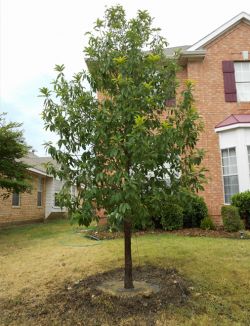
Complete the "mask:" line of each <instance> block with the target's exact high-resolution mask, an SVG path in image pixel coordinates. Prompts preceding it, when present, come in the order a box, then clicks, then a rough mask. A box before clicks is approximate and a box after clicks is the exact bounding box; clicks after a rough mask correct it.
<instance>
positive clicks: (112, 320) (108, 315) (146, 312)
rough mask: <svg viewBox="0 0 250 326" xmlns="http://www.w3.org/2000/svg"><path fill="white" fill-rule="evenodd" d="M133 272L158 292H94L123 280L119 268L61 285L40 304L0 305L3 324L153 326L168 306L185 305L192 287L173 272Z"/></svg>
mask: <svg viewBox="0 0 250 326" xmlns="http://www.w3.org/2000/svg"><path fill="white" fill-rule="evenodd" d="M133 273H134V279H135V280H137V281H148V282H150V283H151V284H155V285H158V286H159V288H160V290H159V292H157V293H152V294H151V295H150V296H143V295H138V296H134V297H130V298H126V297H117V296H112V295H109V294H107V293H103V292H102V291H101V290H99V289H98V285H100V284H102V282H104V281H107V280H122V279H123V269H115V270H111V271H108V272H105V273H101V274H96V275H93V276H90V277H88V278H85V279H83V280H79V281H78V282H75V283H74V284H64V285H63V286H61V288H59V289H57V290H54V291H52V292H51V294H50V295H49V296H48V297H47V298H46V299H45V300H44V301H43V302H37V301H36V300H34V299H33V298H30V299H29V300H28V299H27V298H26V297H23V298H22V299H20V298H19V300H18V301H17V300H8V301H6V302H4V303H3V305H2V310H1V311H2V312H1V317H2V321H3V322H4V323H3V325H17V324H19V325H20V324H21V325H88V326H89V325H91V326H92V325H119V324H120V322H121V321H124V320H127V321H128V320H132V321H133V325H141V323H140V322H141V321H144V325H154V324H155V320H157V316H158V315H159V313H160V312H161V311H164V310H166V309H167V307H168V306H169V305H171V304H172V305H175V306H183V305H185V304H187V302H188V297H189V288H190V289H192V287H188V282H187V281H186V280H184V279H183V278H182V277H181V276H180V275H179V274H178V272H177V271H176V270H175V269H163V268H158V267H154V266H148V265H147V266H142V267H135V268H134V270H133ZM130 325H131V324H130Z"/></svg>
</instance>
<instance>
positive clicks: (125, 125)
mask: <svg viewBox="0 0 250 326" xmlns="http://www.w3.org/2000/svg"><path fill="white" fill-rule="evenodd" d="M88 35H89V42H88V46H87V47H86V48H85V54H86V61H87V63H88V67H89V73H87V72H85V71H83V72H80V73H77V74H76V75H74V77H73V79H72V80H71V81H67V80H66V78H65V75H64V66H63V65H62V66H59V65H57V66H56V68H55V70H56V71H57V73H58V75H57V77H56V79H55V80H54V81H53V89H52V90H49V89H47V88H42V89H41V94H42V96H44V97H45V100H44V111H43V119H44V121H45V127H46V128H47V129H49V130H50V131H53V132H56V133H57V134H58V135H59V140H58V142H57V144H56V145H53V144H52V143H48V144H47V147H48V152H49V153H50V154H51V156H52V157H53V158H54V159H55V160H56V161H57V162H58V163H59V164H60V165H61V169H57V170H56V169H54V168H53V167H50V173H52V174H54V175H57V176H59V177H61V178H63V179H64V180H66V182H65V187H64V190H63V191H62V194H61V199H62V202H63V205H65V206H67V207H69V209H70V211H72V213H73V217H74V218H76V219H77V220H78V222H79V224H84V225H89V224H90V223H91V221H92V220H98V214H97V212H98V210H99V209H102V208H103V209H105V211H106V214H107V216H108V218H109V220H110V221H111V222H112V221H116V222H122V223H123V225H124V238H125V277H124V287H125V288H133V278H132V257H131V230H132V227H133V224H134V223H135V222H136V221H138V220H142V221H143V220H145V219H147V218H150V217H151V216H152V215H153V209H154V206H156V205H160V202H161V199H162V198H163V194H172V193H175V192H178V191H179V189H180V188H181V187H187V188H189V189H192V190H194V191H195V190H197V189H200V188H202V185H201V179H202V178H204V173H203V172H204V170H203V169H202V168H199V165H200V163H201V160H202V157H203V151H202V150H198V149H196V143H197V141H198V138H199V133H200V131H201V130H202V123H201V121H200V118H199V115H198V113H197V111H196V110H195V108H194V107H193V97H192V93H191V90H192V84H191V83H190V82H189V83H187V88H186V90H185V91H184V92H183V96H182V99H181V100H180V103H179V105H178V106H177V107H173V108H171V110H170V109H169V110H168V111H167V112H166V107H165V102H166V99H170V98H172V97H173V96H174V95H175V90H176V86H177V81H176V77H175V76H176V71H177V69H178V65H177V60H176V59H167V58H166V56H165V54H164V48H165V47H166V45H167V43H166V41H165V39H164V38H163V37H161V36H160V35H159V29H155V28H153V27H152V18H151V17H150V15H149V14H148V12H147V11H138V14H137V16H136V18H133V19H130V20H127V19H126V16H125V12H124V9H123V8H122V7H121V6H119V5H118V6H115V7H111V8H109V9H107V10H106V11H105V17H104V20H100V19H98V20H97V21H96V24H95V27H94V31H93V32H91V33H88ZM86 81H87V82H88V83H89V85H90V90H87V89H86V88H85V87H84V86H83V85H84V83H86ZM97 92H98V94H99V96H98V98H96V96H95V94H96V93H97ZM100 94H101V95H100ZM164 112H166V117H165V118H164ZM166 179H167V181H166ZM72 184H76V185H77V187H78V189H80V191H79V194H78V196H77V198H73V199H72V198H71V196H70V194H69V192H67V187H68V188H69V186H70V185H72ZM152 203H153V204H152Z"/></svg>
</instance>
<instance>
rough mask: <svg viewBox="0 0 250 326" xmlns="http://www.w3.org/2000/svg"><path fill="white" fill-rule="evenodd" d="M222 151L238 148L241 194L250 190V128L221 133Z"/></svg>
mask: <svg viewBox="0 0 250 326" xmlns="http://www.w3.org/2000/svg"><path fill="white" fill-rule="evenodd" d="M219 140H220V149H225V148H231V147H235V148H236V157H237V167H238V177H239V189H240V192H242V191H246V190H249V189H250V177H249V174H250V171H249V164H248V153H247V146H250V128H237V129H231V130H224V131H220V132H219Z"/></svg>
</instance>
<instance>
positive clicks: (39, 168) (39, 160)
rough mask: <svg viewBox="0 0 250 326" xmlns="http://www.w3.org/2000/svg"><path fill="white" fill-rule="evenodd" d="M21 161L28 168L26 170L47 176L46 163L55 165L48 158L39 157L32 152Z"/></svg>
mask: <svg viewBox="0 0 250 326" xmlns="http://www.w3.org/2000/svg"><path fill="white" fill-rule="evenodd" d="M22 161H23V162H24V163H26V164H27V165H29V166H30V168H28V170H30V171H34V172H37V173H39V172H40V173H41V174H47V170H46V163H49V162H54V163H55V164H56V162H55V161H54V160H53V159H52V158H51V157H50V156H47V157H39V156H37V155H36V154H35V153H34V152H29V153H28V155H27V156H25V157H24V158H23V159H22Z"/></svg>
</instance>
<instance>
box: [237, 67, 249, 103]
mask: <svg viewBox="0 0 250 326" xmlns="http://www.w3.org/2000/svg"><path fill="white" fill-rule="evenodd" d="M234 69H235V82H236V90H237V100H238V102H249V101H250V62H235V63H234Z"/></svg>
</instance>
